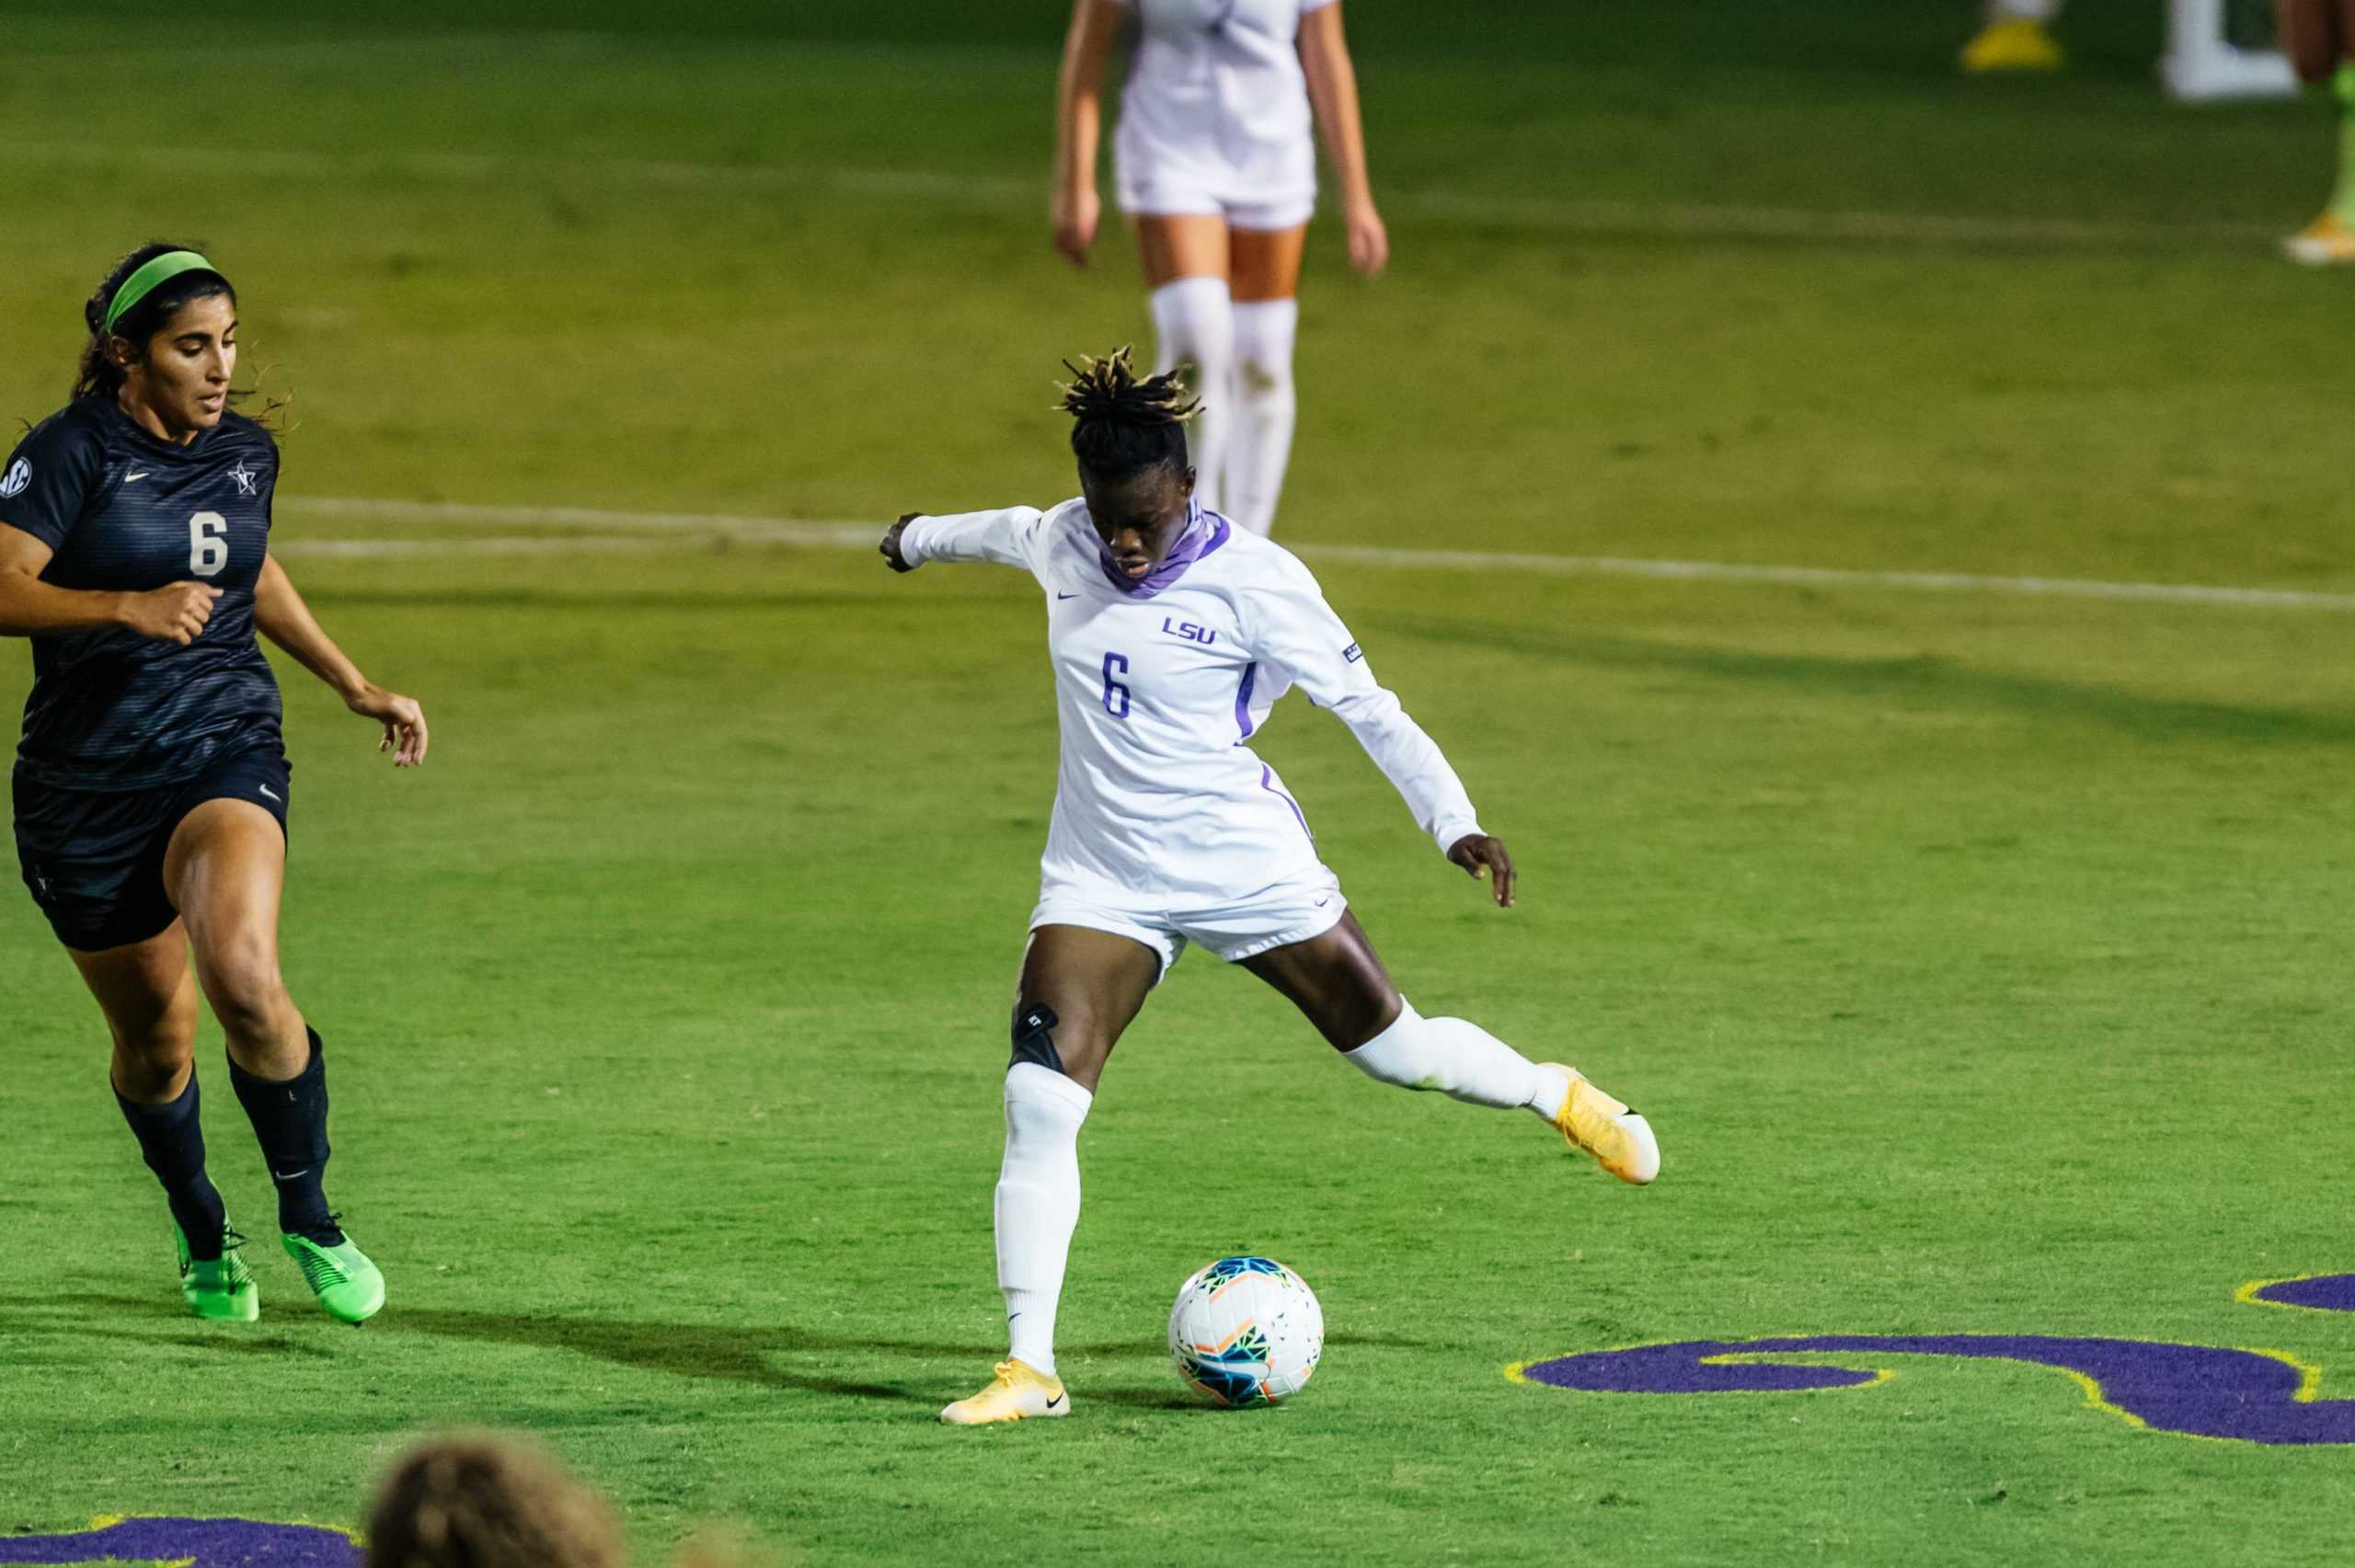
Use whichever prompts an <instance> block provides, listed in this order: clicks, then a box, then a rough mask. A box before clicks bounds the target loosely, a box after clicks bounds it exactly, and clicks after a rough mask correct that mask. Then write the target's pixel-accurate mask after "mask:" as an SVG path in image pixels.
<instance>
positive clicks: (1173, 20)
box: [1113, 0, 1332, 226]
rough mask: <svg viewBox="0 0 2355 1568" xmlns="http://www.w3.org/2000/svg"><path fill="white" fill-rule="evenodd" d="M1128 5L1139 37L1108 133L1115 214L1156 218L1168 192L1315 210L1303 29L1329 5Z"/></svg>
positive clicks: (1169, 1)
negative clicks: (1117, 200) (1278, 201)
mask: <svg viewBox="0 0 2355 1568" xmlns="http://www.w3.org/2000/svg"><path fill="white" fill-rule="evenodd" d="M1123 3H1124V4H1127V5H1128V6H1130V7H1131V8H1132V9H1133V10H1134V11H1135V12H1136V15H1137V18H1138V22H1139V28H1138V38H1137V44H1136V49H1135V51H1134V52H1133V54H1132V57H1131V61H1130V65H1129V78H1128V82H1127V84H1126V85H1125V86H1123V87H1122V88H1121V92H1120V125H1119V126H1118V128H1117V129H1116V131H1115V132H1114V145H1113V155H1114V162H1115V164H1116V166H1117V173H1118V175H1119V183H1120V193H1121V206H1122V209H1123V210H1124V211H1129V212H1143V211H1155V210H1158V207H1157V205H1156V199H1157V198H1161V197H1164V196H1166V194H1167V193H1188V194H1191V193H1197V192H1200V193H1207V194H1209V195H1212V196H1214V197H1216V198H1217V199H1219V200H1223V201H1226V202H1236V201H1247V200H1268V199H1271V198H1273V197H1276V196H1283V197H1286V198H1288V199H1293V200H1299V201H1303V202H1313V201H1314V200H1315V191H1316V152H1315V143H1313V141H1312V140H1311V135H1310V131H1311V119H1312V117H1311V114H1310V110H1309V103H1308V83H1307V78H1306V77H1305V76H1304V74H1303V73H1302V71H1301V65H1300V54H1299V48H1298V40H1299V35H1300V18H1301V17H1302V16H1303V15H1304V13H1306V12H1309V11H1313V10H1316V9H1318V8H1319V7H1321V6H1326V5H1329V4H1331V3H1332V0H1123ZM1177 206H1180V207H1186V210H1191V208H1190V206H1188V205H1187V204H1186V203H1184V202H1183V201H1179V202H1178V203H1177ZM1173 210H1174V209H1173ZM1302 221H1305V214H1303V217H1302ZM1286 226H1289V225H1286Z"/></svg>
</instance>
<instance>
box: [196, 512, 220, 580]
mask: <svg viewBox="0 0 2355 1568" xmlns="http://www.w3.org/2000/svg"><path fill="white" fill-rule="evenodd" d="M227 532H229V520H228V519H227V518H225V517H223V516H222V515H221V514H220V513H219V512H217V511H201V512H198V513H197V514H196V515H195V516H194V517H192V518H190V519H189V520H188V569H189V570H190V571H192V572H194V573H195V574H196V575H197V576H198V577H201V578H210V577H218V576H220V575H221V568H222V567H225V566H227V565H228V564H229V541H228V540H227V539H226V538H225V537H224V535H225V534H226V533H227Z"/></svg>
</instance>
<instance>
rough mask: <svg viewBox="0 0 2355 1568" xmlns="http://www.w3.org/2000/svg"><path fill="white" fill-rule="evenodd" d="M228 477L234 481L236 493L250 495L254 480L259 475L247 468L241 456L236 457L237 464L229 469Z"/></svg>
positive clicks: (252, 491) (252, 490)
mask: <svg viewBox="0 0 2355 1568" xmlns="http://www.w3.org/2000/svg"><path fill="white" fill-rule="evenodd" d="M229 477H230V478H232V479H234V480H236V483H237V494H239V495H241V496H250V495H252V494H253V493H254V481H256V480H257V479H259V478H260V477H261V475H258V474H257V473H255V472H254V471H253V470H252V469H250V468H247V466H246V460H245V459H244V458H242V457H241V458H239V459H237V465H236V467H235V468H232V469H231V470H229Z"/></svg>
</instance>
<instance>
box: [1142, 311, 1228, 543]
mask: <svg viewBox="0 0 2355 1568" xmlns="http://www.w3.org/2000/svg"><path fill="white" fill-rule="evenodd" d="M1150 303H1152V306H1153V330H1154V337H1155V343H1154V361H1153V369H1154V373H1155V375H1158V374H1160V373H1162V372H1165V371H1169V370H1174V369H1176V368H1177V366H1179V365H1181V364H1190V365H1192V366H1193V367H1194V372H1193V378H1192V380H1191V382H1190V383H1189V385H1190V386H1191V387H1192V389H1193V392H1194V395H1195V396H1197V397H1200V399H1201V400H1202V411H1201V412H1200V414H1197V415H1195V416H1194V418H1193V420H1192V422H1191V423H1189V424H1188V425H1187V427H1186V447H1187V452H1188V454H1189V456H1190V457H1191V458H1192V459H1193V463H1194V498H1195V499H1197V500H1199V501H1200V502H1201V503H1202V505H1204V506H1206V507H1209V508H1211V509H1212V510H1215V511H1223V510H1225V507H1224V505H1223V500H1224V498H1225V495H1226V489H1225V486H1224V485H1223V483H1222V480H1223V476H1224V475H1225V472H1226V433H1227V431H1228V430H1229V429H1232V428H1233V420H1234V418H1235V303H1234V300H1233V299H1232V298H1231V297H1230V296H1229V295H1228V293H1227V290H1226V280H1225V279H1223V278H1180V279H1178V280H1177V281H1176V282H1174V283H1164V284H1163V285H1161V287H1159V288H1158V289H1155V290H1154V292H1153V293H1152V295H1151V301H1150Z"/></svg>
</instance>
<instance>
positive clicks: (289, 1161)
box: [229, 1029, 343, 1247]
mask: <svg viewBox="0 0 2355 1568" xmlns="http://www.w3.org/2000/svg"><path fill="white" fill-rule="evenodd" d="M309 1034H310V1036H311V1059H310V1060H309V1061H308V1062H307V1063H305V1064H304V1068H303V1070H302V1071H300V1072H298V1073H296V1074H295V1075H294V1076H293V1077H292V1078H285V1079H278V1080H274V1081H273V1080H271V1079H268V1078H257V1077H255V1076H254V1075H253V1074H252V1073H250V1072H247V1070H245V1069H244V1068H242V1067H239V1066H238V1065H237V1064H236V1061H235V1060H232V1061H231V1062H230V1063H229V1083H230V1086H231V1087H233V1088H235V1089H236V1092H237V1103H238V1104H241V1105H243V1106H245V1108H246V1119H247V1121H249V1122H251V1123H253V1124H254V1137H255V1139H258V1141H259V1142H260V1144H261V1157H262V1159H263V1160H265V1161H267V1162H269V1165H270V1180H271V1181H272V1182H274V1183H276V1184H277V1186H278V1228H279V1229H280V1230H293V1231H299V1232H301V1233H302V1234H303V1235H305V1236H308V1237H309V1238H310V1239H311V1240H312V1241H314V1242H318V1243H319V1244H320V1245H321V1246H325V1247H332V1246H334V1245H336V1244H337V1243H338V1242H341V1241H342V1240H343V1232H342V1231H341V1230H338V1229H337V1228H336V1223H335V1219H333V1217H332V1216H330V1215H329V1214H328V1213H327V1193H326V1191H325V1189H324V1188H322V1187H321V1186H320V1185H319V1183H320V1176H321V1173H323V1172H325V1170H326V1169H327V1051H326V1048H325V1047H323V1046H322V1045H321V1044H320V1041H319V1032H318V1031H317V1030H316V1029H313V1030H311V1031H309Z"/></svg>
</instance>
